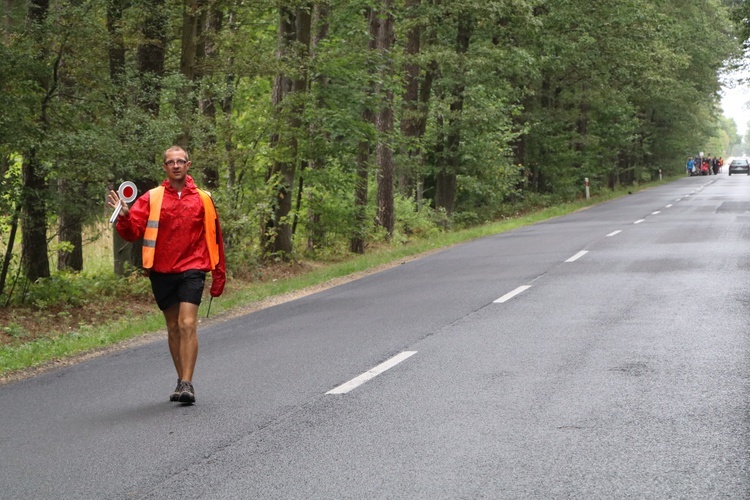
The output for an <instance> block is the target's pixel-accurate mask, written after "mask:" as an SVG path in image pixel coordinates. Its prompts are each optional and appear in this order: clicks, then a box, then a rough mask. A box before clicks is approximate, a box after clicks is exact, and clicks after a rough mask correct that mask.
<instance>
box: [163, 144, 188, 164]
mask: <svg viewBox="0 0 750 500" xmlns="http://www.w3.org/2000/svg"><path fill="white" fill-rule="evenodd" d="M172 151H182V152H183V153H185V159H186V160H187V161H190V155H189V154H188V152H187V151H185V148H183V147H182V146H172V147H171V148H169V149H167V150H166V151H164V162H165V163H166V161H167V153H171V152H172Z"/></svg>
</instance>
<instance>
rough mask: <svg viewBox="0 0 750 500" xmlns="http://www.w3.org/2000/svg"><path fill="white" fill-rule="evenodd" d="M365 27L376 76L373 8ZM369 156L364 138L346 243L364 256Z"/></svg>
mask: <svg viewBox="0 0 750 500" xmlns="http://www.w3.org/2000/svg"><path fill="white" fill-rule="evenodd" d="M365 17H366V19H367V22H368V26H369V29H370V37H369V40H368V43H367V53H368V57H367V60H368V62H367V64H368V72H367V73H368V74H370V75H375V68H376V67H377V62H376V57H375V54H376V52H377V48H378V44H377V38H378V30H379V21H378V18H377V12H376V11H375V9H373V8H369V9H368V10H367V13H366V15H365ZM375 92H376V84H375V80H374V79H372V80H370V82H369V83H368V89H367V97H368V99H367V104H366V105H365V109H364V110H363V111H362V122H363V123H364V124H366V125H370V124H372V125H374V124H375V112H374V111H373V110H372V108H370V102H371V100H372V99H371V98H372V96H374V95H375ZM371 156H372V141H370V140H369V138H367V137H365V138H363V139H362V140H360V141H359V145H358V147H357V178H356V184H355V187H354V226H353V234H352V236H351V239H350V240H349V250H350V251H351V252H352V253H358V254H363V253H365V244H366V242H367V227H368V221H367V192H368V189H369V177H370V157H371Z"/></svg>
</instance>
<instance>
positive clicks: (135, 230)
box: [115, 175, 226, 297]
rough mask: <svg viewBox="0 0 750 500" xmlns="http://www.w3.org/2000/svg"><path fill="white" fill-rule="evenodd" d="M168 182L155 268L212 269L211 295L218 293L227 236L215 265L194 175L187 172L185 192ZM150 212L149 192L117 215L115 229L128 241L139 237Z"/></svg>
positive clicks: (168, 270)
mask: <svg viewBox="0 0 750 500" xmlns="http://www.w3.org/2000/svg"><path fill="white" fill-rule="evenodd" d="M162 186H164V200H163V201H162V205H161V215H160V217H159V235H158V236H157V238H156V248H155V252H154V266H153V267H152V270H153V271H156V272H158V273H181V272H184V271H187V270H189V269H196V270H199V271H211V276H212V278H213V279H212V283H211V296H213V297H218V296H219V295H221V293H222V292H223V291H224V284H225V283H226V260H225V258H224V239H223V238H222V236H221V226H219V228H218V235H219V263H218V264H217V265H216V268H215V269H211V261H210V258H209V255H208V245H207V244H206V234H205V226H204V222H203V217H204V210H203V202H202V201H201V197H200V195H199V194H198V190H197V188H196V187H195V183H194V182H193V178H192V177H191V176H189V175H188V176H187V180H186V182H185V187H184V188H183V189H182V193H181V195H178V194H177V191H175V189H174V188H173V187H172V185H171V184H170V183H169V181H168V180H165V181H164V182H163V183H162ZM148 214H149V193H148V191H147V192H146V193H144V194H143V195H142V196H141V197H140V198H138V199H137V200H135V203H134V204H133V206H132V207H131V208H130V211H129V212H128V215H127V216H122V217H119V218H118V219H117V224H116V225H115V229H117V232H118V233H120V236H122V238H123V239H124V240H126V241H135V240H137V239H139V238H142V237H143V234H144V233H145V232H146V222H147V221H148Z"/></svg>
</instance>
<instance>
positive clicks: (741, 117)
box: [721, 77, 750, 137]
mask: <svg viewBox="0 0 750 500" xmlns="http://www.w3.org/2000/svg"><path fill="white" fill-rule="evenodd" d="M727 79H728V80H732V79H733V78H732V77H727ZM749 102H750V86H748V84H744V85H736V86H735V87H734V88H728V87H726V86H725V87H724V88H723V90H722V99H721V108H722V109H723V110H724V116H726V117H728V118H732V119H733V120H734V121H735V123H736V124H737V133H738V134H739V135H740V136H742V137H744V136H745V133H746V132H747V122H748V121H750V107H749V106H748V103H749Z"/></svg>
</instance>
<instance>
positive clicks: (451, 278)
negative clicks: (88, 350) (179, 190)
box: [0, 174, 750, 499]
mask: <svg viewBox="0 0 750 500" xmlns="http://www.w3.org/2000/svg"><path fill="white" fill-rule="evenodd" d="M749 194H750V177H748V176H731V177H729V176H727V175H726V174H724V175H720V176H711V177H692V178H684V179H681V180H678V181H676V182H673V183H670V184H668V185H665V186H662V187H658V188H654V189H650V190H647V191H644V192H639V193H636V194H633V195H630V196H627V197H625V198H622V199H619V200H615V201H612V202H609V203H606V204H602V205H599V206H596V207H592V208H590V209H588V210H583V211H580V212H578V213H575V214H572V215H569V216H565V217H560V218H556V219H553V220H550V221H548V222H544V223H540V224H536V225H534V226H530V227H526V228H522V229H518V230H515V231H512V232H508V233H505V234H501V235H496V236H491V237H487V238H483V239H481V240H477V241H474V242H471V243H468V244H463V245H459V246H455V247H452V248H450V249H447V250H444V251H441V252H438V253H435V254H432V255H429V256H427V257H424V258H422V259H419V260H416V261H412V262H409V263H405V264H403V265H401V266H398V267H396V268H392V269H390V270H387V271H384V272H381V273H378V274H375V275H371V276H368V277H365V278H362V279H360V280H357V281H354V282H351V283H348V284H345V285H341V286H338V287H335V288H332V289H329V290H326V291H324V292H321V293H318V294H315V295H311V296H308V297H305V298H301V299H298V300H295V301H292V302H288V303H285V304H282V305H278V306H275V307H272V308H269V309H266V310H262V311H258V312H255V313H252V314H249V315H247V316H243V317H239V318H235V319H231V320H228V321H226V322H223V323H217V324H213V325H211V326H210V327H206V328H203V329H202V330H201V332H200V342H201V347H200V354H199V358H198V366H197V371H196V377H195V386H196V397H197V404H196V405H195V406H192V407H188V406H181V405H179V404H175V403H170V402H168V396H169V393H170V391H171V390H172V389H173V386H174V382H175V380H174V378H175V377H174V372H173V368H172V366H171V360H170V359H169V355H168V351H167V347H166V343H165V341H164V340H163V339H158V340H156V341H154V342H151V343H148V344H146V345H142V346H139V347H135V348H132V349H128V350H124V351H120V352H116V353H114V354H111V355H107V356H103V357H99V358H95V359H92V360H89V361H86V362H84V363H81V364H78V365H75V366H70V367H66V368H63V369H59V370H57V371H54V372H50V373H47V374H44V375H41V376H38V377H35V378H32V379H27V380H24V381H20V382H16V383H11V384H6V385H4V386H0V498H3V499H16V498H18V499H21V498H23V499H26V498H35V499H36V498H180V499H184V498H208V499H225V498H237V499H247V498H252V499H255V498H257V499H458V498H461V499H479V498H492V499H495V498H497V499H505V498H508V499H515V498H518V499H526V498H586V499H592V498H750V467H749V465H750V448H749V446H748V445H749V444H750V442H749V439H748V438H749V437H750V405H749V404H748V394H750V393H749V392H748V389H749V387H748V386H749V385H750V362H749V361H750V357H749V356H748V350H749V349H750V342H749V339H750V337H749V336H748V326H749V323H750V321H749V320H748V314H747V310H748V306H750V248H748V240H750V200H749V199H748V195H749ZM394 357H396V358H395V359H394ZM391 359H393V362H392V363H390V365H392V366H388V367H385V366H382V367H380V369H378V370H373V369H374V368H376V367H379V365H381V363H384V362H388V360H391ZM363 374H364V375H366V378H369V380H366V381H364V383H361V385H357V382H358V381H359V379H358V377H360V376H362V375H363Z"/></svg>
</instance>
